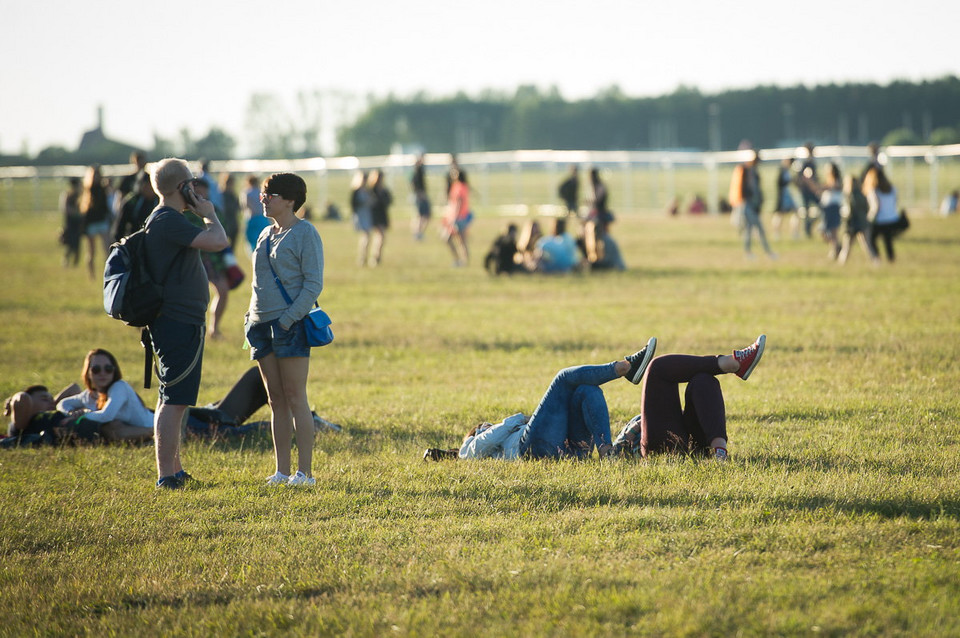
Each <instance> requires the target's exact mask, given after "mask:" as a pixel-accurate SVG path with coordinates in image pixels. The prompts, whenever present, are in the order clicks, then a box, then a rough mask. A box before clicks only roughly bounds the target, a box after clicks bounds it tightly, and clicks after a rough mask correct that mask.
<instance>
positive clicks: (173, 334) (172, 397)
mask: <svg viewBox="0 0 960 638" xmlns="http://www.w3.org/2000/svg"><path fill="white" fill-rule="evenodd" d="M149 329H150V339H151V340H152V341H153V354H154V358H155V360H156V366H157V378H158V379H159V380H160V401H162V402H163V403H165V404H167V405H196V404H197V395H198V394H199V393H200V375H201V369H202V368H203V334H204V326H203V325H202V324H200V325H194V324H190V323H183V322H181V321H175V320H173V319H170V318H168V317H164V316H163V315H160V316H159V317H157V318H156V319H155V320H154V322H153V323H152V324H150V327H149Z"/></svg>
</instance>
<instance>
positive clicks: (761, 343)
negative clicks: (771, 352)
mask: <svg viewBox="0 0 960 638" xmlns="http://www.w3.org/2000/svg"><path fill="white" fill-rule="evenodd" d="M766 346H767V335H760V337H759V338H758V339H757V356H755V357H754V358H753V363H751V364H750V367H749V368H747V371H746V372H744V373H743V376H742V377H740V378H741V379H743V380H744V381H746V380H747V379H748V378H749V377H750V374H751V373H752V372H753V369H754V368H756V367H757V364H758V363H760V357H762V356H763V349H764V348H765V347H766Z"/></svg>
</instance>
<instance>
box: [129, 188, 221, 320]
mask: <svg viewBox="0 0 960 638" xmlns="http://www.w3.org/2000/svg"><path fill="white" fill-rule="evenodd" d="M201 232H203V229H202V228H198V227H196V226H194V225H193V224H191V223H190V222H189V221H187V218H186V217H184V216H183V214H182V213H180V212H178V211H176V210H174V209H172V208H168V207H165V206H163V207H158V208H157V209H156V210H154V212H153V213H152V215H151V217H150V219H149V220H148V222H147V238H146V242H145V243H146V246H147V269H148V270H149V272H150V276H151V277H153V278H154V281H157V282H163V279H164V277H165V276H166V281H165V282H164V283H163V305H162V306H160V314H161V315H163V316H164V317H167V318H169V319H173V320H174V321H180V322H182V323H188V324H192V325H202V324H204V323H205V319H206V314H207V304H208V303H209V302H210V290H209V282H208V281H207V272H206V270H204V268H203V263H202V262H201V261H200V251H199V250H197V249H196V248H190V244H191V243H193V240H194V239H196V237H197V235H199V234H200V233H201ZM168 270H169V274H167V272H168Z"/></svg>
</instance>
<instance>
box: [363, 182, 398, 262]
mask: <svg viewBox="0 0 960 638" xmlns="http://www.w3.org/2000/svg"><path fill="white" fill-rule="evenodd" d="M367 181H368V184H369V187H370V216H371V217H372V218H373V247H372V255H371V258H372V261H373V263H372V264H371V265H373V266H379V265H380V260H381V259H383V244H384V243H385V242H386V240H387V230H388V229H389V228H390V204H392V203H393V195H392V194H391V193H390V189H389V188H387V185H386V184H385V183H384V177H383V171H381V170H380V169H374V170H373V171H372V172H371V173H370V178H369V179H368V180H367Z"/></svg>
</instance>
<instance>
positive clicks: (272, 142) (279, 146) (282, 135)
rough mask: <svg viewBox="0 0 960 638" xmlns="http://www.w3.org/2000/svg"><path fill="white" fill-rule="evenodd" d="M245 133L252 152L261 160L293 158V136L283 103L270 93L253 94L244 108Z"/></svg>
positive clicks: (289, 119) (292, 129) (292, 128)
mask: <svg viewBox="0 0 960 638" xmlns="http://www.w3.org/2000/svg"><path fill="white" fill-rule="evenodd" d="M245 122H246V130H247V132H248V133H249V134H250V136H251V137H252V141H253V145H254V151H255V153H256V154H257V156H258V157H261V158H263V159H287V158H290V157H293V156H294V150H293V139H294V136H295V132H294V127H293V126H292V124H291V122H292V120H291V118H290V117H289V115H287V110H286V108H284V106H283V102H282V101H281V100H280V98H278V97H277V96H276V95H273V94H272V93H254V94H253V95H251V96H250V102H249V104H247V113H246V118H245Z"/></svg>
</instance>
